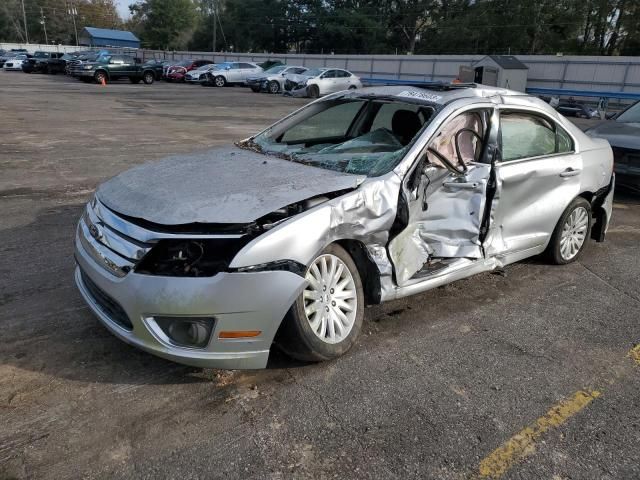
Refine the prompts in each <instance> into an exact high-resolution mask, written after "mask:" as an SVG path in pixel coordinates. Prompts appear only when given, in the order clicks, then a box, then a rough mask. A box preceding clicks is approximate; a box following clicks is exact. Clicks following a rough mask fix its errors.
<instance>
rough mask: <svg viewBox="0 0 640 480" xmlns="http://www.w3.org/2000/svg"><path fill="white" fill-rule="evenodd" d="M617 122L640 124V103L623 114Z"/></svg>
mask: <svg viewBox="0 0 640 480" xmlns="http://www.w3.org/2000/svg"><path fill="white" fill-rule="evenodd" d="M616 122H623V123H640V102H638V103H636V104H635V105H633V106H631V107H629V108H628V109H627V110H625V111H624V112H622V113H621V114H620V115H619V116H618V118H616Z"/></svg>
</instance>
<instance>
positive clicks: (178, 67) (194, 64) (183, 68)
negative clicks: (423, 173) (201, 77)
mask: <svg viewBox="0 0 640 480" xmlns="http://www.w3.org/2000/svg"><path fill="white" fill-rule="evenodd" d="M210 64H211V60H182V61H181V62H178V63H174V64H172V65H170V66H169V67H168V68H167V73H166V75H165V80H166V81H167V82H184V81H185V76H186V74H187V72H190V71H192V70H196V69H198V68H200V67H202V66H204V65H210Z"/></svg>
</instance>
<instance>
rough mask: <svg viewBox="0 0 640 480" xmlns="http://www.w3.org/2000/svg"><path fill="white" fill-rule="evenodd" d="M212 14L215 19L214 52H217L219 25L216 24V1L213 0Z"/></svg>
mask: <svg viewBox="0 0 640 480" xmlns="http://www.w3.org/2000/svg"><path fill="white" fill-rule="evenodd" d="M211 13H212V18H213V49H212V50H211V51H212V52H214V53H215V51H216V41H217V36H218V24H217V22H216V0H211Z"/></svg>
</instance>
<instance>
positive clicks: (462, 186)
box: [444, 182, 478, 190]
mask: <svg viewBox="0 0 640 480" xmlns="http://www.w3.org/2000/svg"><path fill="white" fill-rule="evenodd" d="M444 186H445V187H447V188H452V189H458V190H475V189H476V188H478V183H477V182H444Z"/></svg>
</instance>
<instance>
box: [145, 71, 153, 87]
mask: <svg viewBox="0 0 640 480" xmlns="http://www.w3.org/2000/svg"><path fill="white" fill-rule="evenodd" d="M155 79H156V77H155V75H154V74H153V72H144V73H143V74H142V81H143V82H144V83H145V85H151V84H152V83H153V82H154V81H155Z"/></svg>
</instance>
